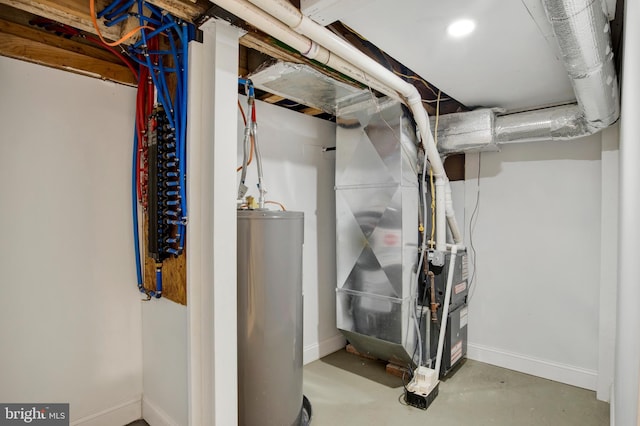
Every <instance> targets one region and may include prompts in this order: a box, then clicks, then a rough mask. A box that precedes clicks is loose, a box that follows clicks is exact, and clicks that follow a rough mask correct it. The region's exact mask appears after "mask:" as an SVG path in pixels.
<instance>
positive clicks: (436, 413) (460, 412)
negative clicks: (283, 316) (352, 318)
mask: <svg viewBox="0 0 640 426" xmlns="http://www.w3.org/2000/svg"><path fill="white" fill-rule="evenodd" d="M304 393H305V395H306V396H307V397H308V398H309V400H310V401H311V405H312V408H313V418H312V421H311V424H312V426H341V425H348V426H359V425H362V426H371V425H381V426H382V425H384V426H404V425H407V426H409V425H421V426H423V425H437V426H466V425H473V426H483V425H492V426H499V425H505V426H507V425H508V426H529V425H531V426H533V425H535V426H603V425H608V424H609V404H607V403H604V402H600V401H597V400H596V396H595V392H591V391H588V390H585V389H580V388H576V387H573V386H568V385H563V384H560V383H557V382H552V381H550V380H545V379H541V378H539V377H534V376H529V375H527V374H522V373H517V372H515V371H511V370H507V369H504V368H499V367H494V366H491V365H488V364H484V363H481V362H477V361H470V360H467V361H465V362H464V364H463V365H462V366H461V367H460V368H459V369H458V370H457V371H456V372H455V374H454V375H453V376H451V377H450V378H449V379H446V380H445V381H443V382H441V383H440V393H439V395H438V397H437V398H436V400H435V401H434V402H433V403H432V404H431V406H430V407H429V409H427V410H426V411H423V410H419V409H416V408H413V407H409V406H407V405H406V404H404V399H403V393H404V391H403V387H402V381H401V379H400V378H396V377H394V376H390V375H388V374H386V372H385V369H384V364H383V363H380V362H377V361H371V360H367V359H363V358H360V357H358V356H356V355H351V354H348V353H346V351H338V352H336V353H334V354H331V355H329V356H327V357H325V358H323V359H321V360H319V361H315V362H313V363H311V364H309V365H307V366H305V367H304Z"/></svg>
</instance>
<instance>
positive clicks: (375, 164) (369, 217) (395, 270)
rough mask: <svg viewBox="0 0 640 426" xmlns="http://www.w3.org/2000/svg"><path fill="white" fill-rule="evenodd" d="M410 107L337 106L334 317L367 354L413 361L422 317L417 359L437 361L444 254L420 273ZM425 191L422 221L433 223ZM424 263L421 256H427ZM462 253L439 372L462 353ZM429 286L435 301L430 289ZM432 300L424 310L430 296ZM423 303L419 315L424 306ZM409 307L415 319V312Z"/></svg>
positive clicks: (377, 103) (376, 103)
mask: <svg viewBox="0 0 640 426" xmlns="http://www.w3.org/2000/svg"><path fill="white" fill-rule="evenodd" d="M410 117H411V116H410V114H409V112H408V111H407V110H406V109H405V108H404V107H403V106H402V105H401V104H400V103H398V102H396V101H393V100H390V99H386V98H384V99H373V98H371V97H370V98H369V99H367V100H366V101H364V102H359V103H355V104H352V105H348V106H345V107H339V108H338V110H337V124H338V128H337V134H336V140H337V142H336V187H335V189H336V243H337V248H336V255H337V287H338V288H337V325H338V328H339V329H340V330H341V331H342V333H343V334H344V336H345V337H346V338H347V340H348V341H349V342H350V343H351V344H352V345H353V346H354V347H355V348H356V349H357V350H358V351H359V352H360V353H363V354H368V355H372V356H374V357H376V358H379V359H383V360H388V361H390V362H393V363H396V364H399V365H407V364H415V362H414V360H415V358H414V354H417V353H419V351H418V350H416V346H417V344H418V343H417V341H418V337H417V332H416V328H417V327H416V324H417V323H418V322H421V324H420V335H421V342H422V345H423V347H422V352H423V358H422V361H423V362H424V363H426V365H428V366H431V365H433V364H434V363H435V358H436V352H437V344H438V333H439V330H440V324H441V323H442V310H443V309H442V305H443V303H444V294H445V288H446V277H447V274H448V268H449V261H450V258H451V255H450V254H447V255H446V256H445V265H444V266H440V267H434V266H433V265H431V264H429V269H430V271H431V272H432V273H434V283H433V288H425V286H428V287H431V286H430V285H429V282H428V280H427V277H426V276H425V274H424V273H421V274H420V275H419V276H416V272H417V271H416V268H417V263H418V245H419V243H420V241H419V237H420V231H419V223H420V218H421V217H423V213H422V211H421V208H420V200H419V192H420V188H419V178H420V176H419V175H420V174H421V173H422V170H421V168H419V166H418V164H422V163H421V161H418V147H417V143H418V142H417V137H416V133H415V124H414V122H413V121H412V119H411V118H410ZM430 200H431V197H430V194H428V200H427V204H428V205H427V206H426V209H427V221H426V222H427V223H425V224H424V226H425V228H426V229H431V223H430V217H431V214H430V213H431V210H430V209H431V207H430ZM425 262H426V259H425ZM466 271H467V270H466V253H465V251H464V250H463V249H461V250H460V251H459V252H458V258H457V261H456V265H455V271H454V276H453V288H452V299H451V303H450V306H449V308H450V310H449V314H448V316H447V318H448V320H449V321H448V325H447V328H446V335H445V342H444V355H443V361H442V369H441V373H442V374H441V375H446V374H447V373H448V372H449V371H452V369H453V368H454V367H455V365H457V364H458V363H459V362H460V360H461V359H462V358H464V357H465V356H466V350H467V308H466V299H467V293H468V290H467V276H466V275H467V272H466ZM432 293H433V299H432V298H431V295H432ZM432 300H433V302H434V305H435V306H437V307H436V308H434V309H435V311H434V312H433V313H431V312H429V307H430V306H431V304H430V301H432ZM420 309H421V310H422V314H420V313H419V312H420ZM412 310H415V317H414V311H412Z"/></svg>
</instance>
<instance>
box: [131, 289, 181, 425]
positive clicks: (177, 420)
mask: <svg viewBox="0 0 640 426" xmlns="http://www.w3.org/2000/svg"><path fill="white" fill-rule="evenodd" d="M142 347H143V357H142V359H143V363H142V371H143V398H142V414H143V416H144V418H145V420H146V421H147V422H148V423H149V424H150V425H151V426H181V425H187V424H188V423H189V419H188V392H187V377H188V376H187V359H188V357H187V348H188V346H187V307H186V306H183V305H179V304H177V303H174V302H171V301H169V300H166V299H160V300H151V301H149V302H145V303H144V304H143V306H142Z"/></svg>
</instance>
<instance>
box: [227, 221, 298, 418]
mask: <svg viewBox="0 0 640 426" xmlns="http://www.w3.org/2000/svg"><path fill="white" fill-rule="evenodd" d="M303 235H304V216H303V213H300V212H276V211H263V210H239V211H238V408H239V413H238V418H239V424H240V425H241V426H267V425H272V426H293V425H295V426H298V425H301V424H303V425H304V424H306V421H305V412H304V410H303V398H304V397H303V394H302V244H303V239H304V237H303Z"/></svg>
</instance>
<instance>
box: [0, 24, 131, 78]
mask: <svg viewBox="0 0 640 426" xmlns="http://www.w3.org/2000/svg"><path fill="white" fill-rule="evenodd" d="M96 51H98V52H96ZM0 55H2V56H8V57H10V58H15V59H21V60H24V61H28V62H34V63H37V64H41V65H47V66H50V67H54V68H58V69H62V70H66V71H72V72H75V73H79V74H86V75H93V76H100V77H102V78H104V79H107V80H112V81H116V82H119V83H124V84H130V85H135V84H136V79H135V77H134V75H133V73H132V72H131V71H130V70H129V68H127V67H126V66H125V65H120V64H117V63H114V62H113V61H112V59H111V57H110V56H108V55H110V54H109V53H108V52H105V51H103V50H100V49H96V48H92V47H91V46H87V45H86V44H83V43H79V42H76V41H73V40H67V39H64V38H62V37H58V36H55V35H52V34H47V33H45V32H42V31H38V30H35V29H32V28H29V27H24V26H22V25H17V24H14V23H11V22H7V21H4V20H0Z"/></svg>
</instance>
